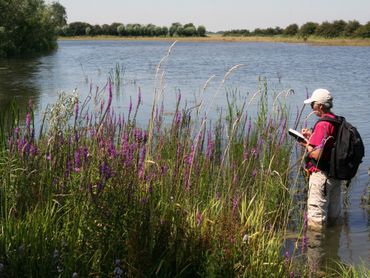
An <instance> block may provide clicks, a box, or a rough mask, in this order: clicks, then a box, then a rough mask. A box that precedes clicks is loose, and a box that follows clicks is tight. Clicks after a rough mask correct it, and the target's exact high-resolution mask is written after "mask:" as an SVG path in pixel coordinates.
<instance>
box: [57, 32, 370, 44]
mask: <svg viewBox="0 0 370 278" xmlns="http://www.w3.org/2000/svg"><path fill="white" fill-rule="evenodd" d="M59 40H131V41H133V40H141V41H175V40H176V41H184V42H272V43H280V42H285V43H306V44H314V45H335V46H370V39H359V38H356V39H349V38H334V39H325V38H319V37H309V38H307V39H306V40H304V39H303V38H298V37H277V36H276V37H257V36H256V37H236V36H235V37H223V36H221V35H216V34H215V35H209V36H207V37H118V36H94V37H93V36H78V37H60V38H59Z"/></svg>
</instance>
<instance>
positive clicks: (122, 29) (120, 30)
mask: <svg viewBox="0 0 370 278" xmlns="http://www.w3.org/2000/svg"><path fill="white" fill-rule="evenodd" d="M117 33H118V35H119V36H124V35H125V34H126V28H125V25H123V24H121V25H120V26H118V27H117Z"/></svg>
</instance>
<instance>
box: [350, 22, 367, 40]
mask: <svg viewBox="0 0 370 278" xmlns="http://www.w3.org/2000/svg"><path fill="white" fill-rule="evenodd" d="M354 35H355V36H356V37H361V38H370V21H368V22H367V23H366V24H365V25H363V26H360V27H359V28H358V29H357V30H356V31H355V33H354Z"/></svg>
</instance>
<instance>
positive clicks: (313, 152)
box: [306, 144, 323, 161]
mask: <svg viewBox="0 0 370 278" xmlns="http://www.w3.org/2000/svg"><path fill="white" fill-rule="evenodd" d="M306 148H307V151H308V156H309V157H312V158H313V159H315V160H316V161H319V160H320V157H321V155H322V151H323V148H321V147H316V148H314V147H313V146H311V145H308V144H307V146H306Z"/></svg>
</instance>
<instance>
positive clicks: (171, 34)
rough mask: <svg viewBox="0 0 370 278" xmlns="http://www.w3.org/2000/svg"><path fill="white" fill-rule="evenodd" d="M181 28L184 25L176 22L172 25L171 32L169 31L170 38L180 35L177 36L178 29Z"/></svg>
mask: <svg viewBox="0 0 370 278" xmlns="http://www.w3.org/2000/svg"><path fill="white" fill-rule="evenodd" d="M179 27H182V24H181V23H179V22H175V23H172V25H171V27H170V30H169V34H170V36H171V37H172V36H175V35H178V34H177V29H179Z"/></svg>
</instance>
